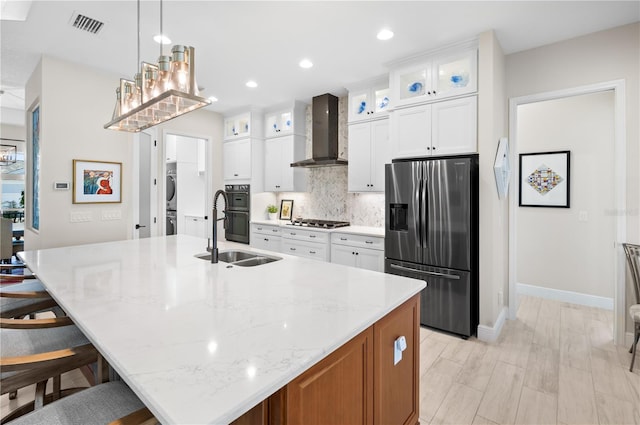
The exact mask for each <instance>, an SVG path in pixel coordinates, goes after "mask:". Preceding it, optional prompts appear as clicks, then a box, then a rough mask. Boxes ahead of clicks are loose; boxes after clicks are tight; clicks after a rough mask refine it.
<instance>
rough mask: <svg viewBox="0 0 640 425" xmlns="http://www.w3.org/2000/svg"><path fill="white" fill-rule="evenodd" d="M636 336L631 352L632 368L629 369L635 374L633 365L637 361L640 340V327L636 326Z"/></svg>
mask: <svg viewBox="0 0 640 425" xmlns="http://www.w3.org/2000/svg"><path fill="white" fill-rule="evenodd" d="M634 333H635V335H634V343H633V345H632V346H631V348H632V351H631V366H630V367H629V371H630V372H633V364H634V363H635V361H636V350H637V349H638V347H637V345H638V339H640V325H639V324H636V328H635V332H634Z"/></svg>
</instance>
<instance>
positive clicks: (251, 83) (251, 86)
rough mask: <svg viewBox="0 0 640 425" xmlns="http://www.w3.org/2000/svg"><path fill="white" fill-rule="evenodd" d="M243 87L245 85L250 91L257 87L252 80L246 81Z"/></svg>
mask: <svg viewBox="0 0 640 425" xmlns="http://www.w3.org/2000/svg"><path fill="white" fill-rule="evenodd" d="M245 85H246V86H247V87H250V88H252V89H254V88H256V87H258V83H256V82H255V81H253V80H249V81H247V83H246V84H245Z"/></svg>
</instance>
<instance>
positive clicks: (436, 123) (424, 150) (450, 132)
mask: <svg viewBox="0 0 640 425" xmlns="http://www.w3.org/2000/svg"><path fill="white" fill-rule="evenodd" d="M477 108H478V107H477V96H467V97H461V98H457V99H451V100H446V101H442V102H434V103H429V104H423V105H417V106H412V107H410V108H402V109H397V110H395V111H393V114H392V116H391V134H392V136H391V139H392V142H393V143H392V152H391V156H392V157H393V158H412V157H424V156H433V155H458V154H464V153H474V152H477V149H478V147H477V146H478V144H477V121H478V120H477V115H478V113H477Z"/></svg>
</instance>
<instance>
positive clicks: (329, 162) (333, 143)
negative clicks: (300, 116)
mask: <svg viewBox="0 0 640 425" xmlns="http://www.w3.org/2000/svg"><path fill="white" fill-rule="evenodd" d="M311 116H312V121H313V126H312V133H311V145H312V158H310V159H305V160H302V161H298V162H294V163H293V164H291V166H292V167H309V168H311V167H331V166H336V165H347V161H346V160H344V159H341V158H338V98H337V97H335V96H333V95H331V94H329V93H327V94H323V95H321V96H316V97H314V98H313V101H312V104H311Z"/></svg>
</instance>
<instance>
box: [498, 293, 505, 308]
mask: <svg viewBox="0 0 640 425" xmlns="http://www.w3.org/2000/svg"><path fill="white" fill-rule="evenodd" d="M498 305H504V292H502V291H498Z"/></svg>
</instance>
